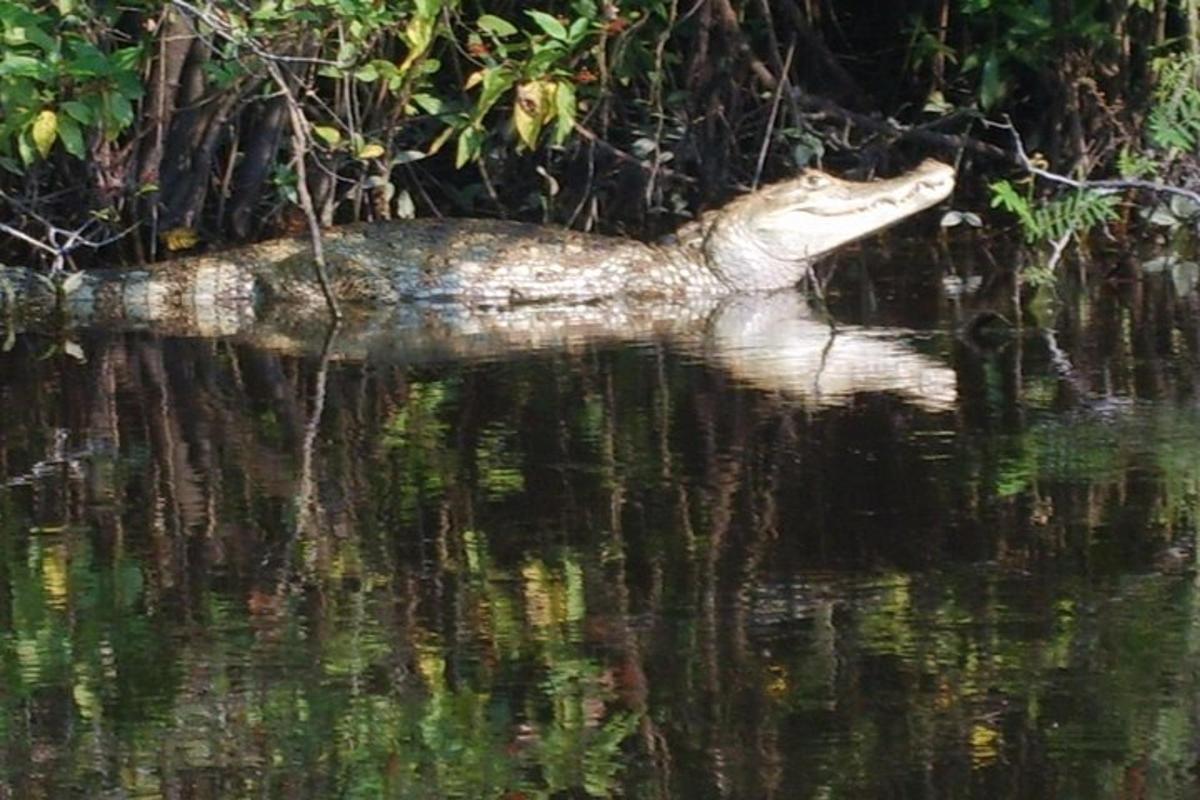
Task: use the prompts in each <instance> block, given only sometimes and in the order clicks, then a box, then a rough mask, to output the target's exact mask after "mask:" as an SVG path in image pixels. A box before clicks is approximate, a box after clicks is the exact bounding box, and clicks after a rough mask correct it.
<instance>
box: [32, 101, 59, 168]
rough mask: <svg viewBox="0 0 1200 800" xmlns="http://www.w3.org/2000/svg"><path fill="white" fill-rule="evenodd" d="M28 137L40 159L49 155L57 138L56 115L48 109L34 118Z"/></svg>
mask: <svg viewBox="0 0 1200 800" xmlns="http://www.w3.org/2000/svg"><path fill="white" fill-rule="evenodd" d="M30 136H31V137H32V139H33V146H34V147H36V148H37V152H38V155H40V156H41V157H42V158H45V157H46V156H48V155H50V149H51V148H52V147H54V140H55V139H56V138H57V136H58V114H56V113H54V112H53V111H51V110H50V109H48V108H47V109H45V110H43V111H42V112H41V113H40V114H38V115H37V116H36V117H35V118H34V120H33V125H32V126H31V127H30Z"/></svg>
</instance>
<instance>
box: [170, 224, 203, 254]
mask: <svg viewBox="0 0 1200 800" xmlns="http://www.w3.org/2000/svg"><path fill="white" fill-rule="evenodd" d="M161 238H162V241H163V244H164V245H166V247H167V249H168V250H170V251H171V252H172V253H175V252H178V251H180V250H190V249H191V248H193V247H195V246H196V242H198V241H200V237H198V236H197V235H196V232H195V231H194V230H192V229H191V228H186V227H179V228H171V229H170V230H169V231H164V232H163V234H162V237H161Z"/></svg>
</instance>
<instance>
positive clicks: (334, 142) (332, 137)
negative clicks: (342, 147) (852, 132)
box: [312, 125, 342, 147]
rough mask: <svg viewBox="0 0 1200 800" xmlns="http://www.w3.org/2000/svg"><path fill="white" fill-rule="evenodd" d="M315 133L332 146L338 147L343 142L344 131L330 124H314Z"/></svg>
mask: <svg viewBox="0 0 1200 800" xmlns="http://www.w3.org/2000/svg"><path fill="white" fill-rule="evenodd" d="M312 130H313V133H314V134H316V135H317V137H318V138H320V139H321V141H323V142H325V144H327V145H329V146H330V147H337V146H338V145H339V144H341V142H342V132H341V131H339V130H338V129H337V128H334V127H332V126H329V125H313V129H312Z"/></svg>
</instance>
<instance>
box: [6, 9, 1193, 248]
mask: <svg viewBox="0 0 1200 800" xmlns="http://www.w3.org/2000/svg"><path fill="white" fill-rule="evenodd" d="M1193 6H1194V3H1193V0H1157V2H1152V1H1151V0H1137V1H1136V2H1130V3H1124V2H1122V3H1115V2H1100V1H1099V0H1089V1H1088V2H1068V0H1037V2H1025V0H1021V1H1020V2H1018V1H1017V0H936V2H922V1H920V0H905V1H904V2H900V3H887V4H877V3H873V2H867V0H858V1H857V2H851V3H837V4H834V3H830V2H819V0H807V1H806V2H801V1H800V0H788V1H787V2H781V3H767V2H764V0H701V2H698V3H683V4H681V3H680V2H678V0H636V1H630V2H622V3H617V2H611V1H610V0H609V1H606V0H558V1H555V0H545V1H544V2H540V3H532V4H531V3H520V2H509V1H506V0H402V1H399V2H386V3H380V2H372V1H371V0H340V1H339V2H333V0H256V2H252V3H240V2H233V0H210V1H209V2H205V3H200V2H191V0H134V1H133V2H121V3H117V2H115V1H114V0H52V1H47V0H40V1H39V2H32V3H30V2H27V0H0V108H2V109H3V115H2V118H0V168H2V169H0V190H2V191H3V192H4V194H3V197H2V198H0V199H2V200H3V208H2V210H0V222H2V223H5V224H7V225H8V226H9V227H10V232H11V231H12V230H18V231H22V232H24V233H25V234H26V235H27V237H28V239H26V240H24V241H18V240H17V239H16V238H13V239H12V241H11V243H10V246H9V247H6V248H4V251H3V252H2V253H0V257H4V258H8V259H9V260H18V259H20V260H28V258H29V256H30V255H31V254H33V253H35V252H36V253H38V255H39V257H41V258H43V259H44V261H45V263H51V262H52V261H53V259H54V258H55V257H56V256H57V255H59V254H61V253H62V252H63V251H66V250H70V251H75V254H76V255H78V254H79V253H80V252H82V251H81V248H85V247H86V246H87V245H99V244H102V243H108V242H109V241H110V240H111V239H112V238H113V237H116V236H119V235H121V234H130V235H125V236H123V237H122V244H121V248H122V249H121V251H120V252H119V256H120V257H122V258H125V259H135V258H136V259H145V258H152V257H155V256H156V255H159V254H161V251H162V250H164V249H167V250H174V249H184V248H188V247H191V246H193V245H195V243H196V242H197V240H198V239H201V240H205V241H220V240H226V239H239V238H248V237H254V236H262V235H268V234H272V233H278V232H280V231H281V230H286V229H288V228H290V227H293V226H296V225H297V224H298V222H299V219H300V215H299V214H298V213H296V207H297V205H300V206H304V207H306V208H307V207H308V206H311V210H312V214H313V215H315V216H316V217H318V218H319V219H320V221H321V222H323V223H325V224H329V223H332V222H335V221H344V220H347V219H351V218H363V217H376V218H377V217H392V216H406V215H410V214H413V213H416V212H418V211H419V212H420V213H426V214H427V213H440V212H441V211H446V212H450V213H483V214H501V215H518V216H525V217H534V218H544V219H554V220H557V221H560V222H566V223H569V224H573V225H577V226H581V227H593V226H595V225H597V224H601V225H603V226H605V227H610V228H611V227H618V226H621V225H634V226H637V227H643V226H644V225H645V223H646V222H647V219H648V218H649V219H650V220H653V219H656V218H658V217H660V216H663V215H668V216H672V215H686V213H688V211H689V209H691V208H693V207H694V206H695V205H696V204H697V203H698V202H704V201H706V200H711V199H713V197H714V195H716V194H720V193H723V192H727V191H729V190H730V189H732V188H733V187H734V186H736V185H738V184H739V183H741V184H749V183H753V182H757V181H758V180H759V179H760V178H761V177H762V175H763V174H766V175H771V174H776V173H783V172H787V171H788V170H791V169H794V168H795V166H796V164H797V163H806V162H808V161H811V160H814V159H827V160H831V161H834V162H836V163H837V164H838V165H839V166H854V165H861V166H862V167H863V168H864V169H867V170H873V169H875V168H877V167H883V168H886V167H887V166H888V164H887V162H888V160H889V159H891V158H892V157H893V156H892V154H893V153H895V152H896V150H897V141H900V142H901V143H903V142H905V141H918V142H920V143H921V146H922V148H923V149H924V150H926V151H928V150H929V149H930V148H931V147H932V148H933V149H936V150H940V151H941V155H942V156H943V157H946V158H951V157H956V156H957V157H960V158H961V156H962V155H963V152H961V150H960V146H961V142H962V140H961V139H954V138H952V137H951V136H948V135H947V134H969V135H977V136H980V137H982V138H984V139H990V140H991V142H992V144H999V145H1001V146H1002V147H1008V146H1009V142H1008V141H1007V140H1006V136H1005V135H1004V134H1003V133H1000V132H997V131H988V130H986V129H983V128H981V127H980V126H979V124H978V122H979V120H980V119H981V117H982V116H984V115H986V116H990V117H992V118H994V119H995V118H999V115H1000V114H1001V113H1006V112H1007V113H1012V114H1013V115H1014V116H1015V118H1016V119H1017V121H1018V124H1019V127H1020V128H1021V129H1022V130H1023V131H1025V132H1026V134H1027V136H1028V139H1029V142H1030V146H1031V147H1032V148H1036V149H1038V150H1039V151H1041V152H1042V153H1044V154H1045V156H1046V157H1047V158H1048V159H1049V161H1050V163H1052V164H1053V165H1054V166H1055V167H1056V168H1058V169H1060V170H1061V171H1063V172H1066V173H1076V174H1080V175H1087V174H1091V173H1092V172H1093V171H1094V170H1097V169H1107V168H1108V167H1109V166H1111V165H1115V164H1116V163H1117V162H1118V161H1120V162H1121V164H1123V165H1126V166H1129V165H1133V167H1135V168H1136V169H1137V170H1139V171H1140V173H1141V174H1148V173H1150V172H1153V171H1157V172H1158V173H1159V175H1160V176H1162V177H1175V178H1178V177H1179V176H1180V173H1181V171H1183V172H1186V171H1188V170H1190V168H1191V165H1192V161H1191V158H1190V157H1191V155H1192V153H1193V151H1194V150H1195V140H1196V135H1197V133H1198V132H1200V92H1197V91H1196V88H1195V73H1196V64H1195V57H1194V56H1191V55H1186V54H1187V53H1190V52H1194V51H1195V45H1194V43H1195V41H1196V37H1197V30H1196V27H1195V24H1194V17H1195V14H1194V8H1193ZM1173 54H1182V55H1173ZM1155 86H1157V87H1158V88H1157V90H1155V89H1154V88H1153V87H1155ZM862 112H883V114H885V115H887V116H886V119H889V120H890V119H900V120H903V121H904V122H905V123H906V124H904V125H892V124H890V123H888V124H884V123H882V122H881V119H884V117H879V116H864V114H863V113H862ZM1143 131H1145V132H1144V133H1143ZM994 149H995V148H993V150H994ZM955 150H959V152H955ZM973 152H976V150H968V151H966V155H967V156H968V157H970V156H971V154H972V153H973ZM1181 156H1187V158H1181ZM982 163H983V164H984V165H985V166H986V167H987V169H988V170H994V169H995V168H996V167H997V163H996V162H995V161H994V160H993V161H985V162H982ZM1184 177H1187V176H1186V175H1185V176H1184ZM302 179H303V180H302ZM304 190H307V193H311V203H309V202H306V201H307V198H306V197H305V194H306V192H305V191H304ZM1012 197H1013V195H1011V194H1010V196H1009V198H1008V200H1009V204H1010V207H1012V206H1011V201H1012ZM1077 205H1078V204H1077ZM1083 207H1084V208H1086V209H1087V210H1090V211H1093V212H1094V211H1095V210H1096V209H1097V208H1098V206H1097V205H1096V204H1095V203H1090V204H1083ZM1101 216H1103V215H1101ZM1083 221H1087V220H1083ZM1059 222H1060V223H1061V222H1062V220H1060V221H1059ZM1067 222H1068V223H1069V222H1072V220H1069V219H1068V220H1067ZM1052 227H1053V226H1052ZM1059 227H1061V224H1060V225H1059ZM131 228H133V229H134V230H132V231H131V230H130V229H131ZM29 239H32V240H35V241H38V242H41V243H43V244H46V243H49V246H48V247H45V246H44V247H42V248H40V252H39V250H38V249H37V248H36V247H34V249H31V246H32V242H30V241H29ZM76 263H81V262H78V261H77V262H76Z"/></svg>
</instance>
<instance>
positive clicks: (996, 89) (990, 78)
mask: <svg viewBox="0 0 1200 800" xmlns="http://www.w3.org/2000/svg"><path fill="white" fill-rule="evenodd" d="M1007 89H1008V87H1006V86H1005V85H1004V81H1003V80H1001V78H1000V60H999V59H998V58H997V57H996V56H995V55H991V56H988V58H987V60H986V61H984V62H983V75H982V77H981V78H980V81H979V104H980V106H982V107H983V110H984V111H988V110H990V109H992V108H994V107H995V105H996V104H997V103H999V102H1000V100H1002V99H1003V98H1004V95H1005V93H1006V92H1007Z"/></svg>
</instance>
